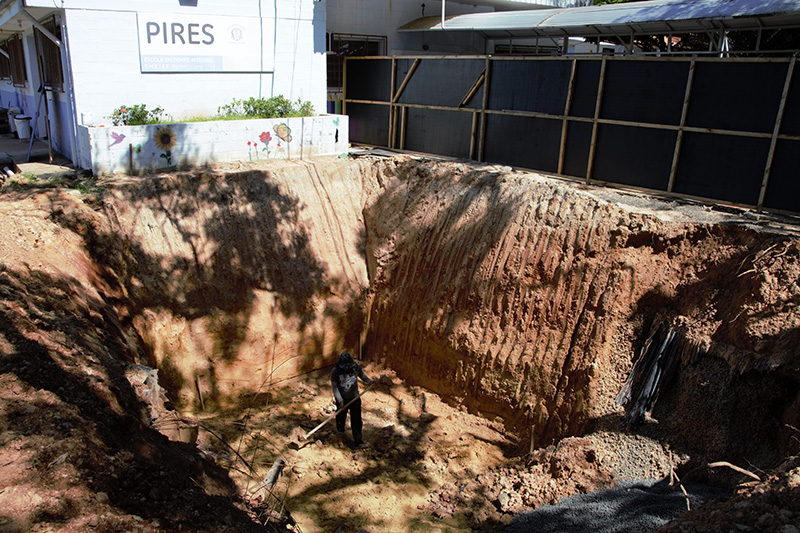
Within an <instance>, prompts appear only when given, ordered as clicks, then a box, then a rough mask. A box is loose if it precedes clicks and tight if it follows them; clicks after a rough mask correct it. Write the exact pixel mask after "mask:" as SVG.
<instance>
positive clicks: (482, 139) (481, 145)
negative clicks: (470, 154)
mask: <svg viewBox="0 0 800 533" xmlns="http://www.w3.org/2000/svg"><path fill="white" fill-rule="evenodd" d="M491 84H492V58H491V57H489V56H486V79H485V80H484V81H483V103H482V104H481V131H480V134H479V137H478V161H481V162H483V158H484V151H485V149H486V108H487V107H489V87H490V86H491Z"/></svg>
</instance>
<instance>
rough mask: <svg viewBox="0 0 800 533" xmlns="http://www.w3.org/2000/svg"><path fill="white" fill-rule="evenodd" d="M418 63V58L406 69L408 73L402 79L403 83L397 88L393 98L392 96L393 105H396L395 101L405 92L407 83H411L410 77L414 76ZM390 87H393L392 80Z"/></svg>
mask: <svg viewBox="0 0 800 533" xmlns="http://www.w3.org/2000/svg"><path fill="white" fill-rule="evenodd" d="M420 61H421V60H420V58H416V59H415V60H414V63H413V64H412V65H411V68H410V69H408V72H407V73H406V77H405V78H403V83H401V84H400V88H398V89H397V92H396V93H395V94H394V96H392V103H393V104H394V103H397V100H399V99H400V97H401V96H403V91H405V90H406V86H407V85H408V82H410V81H411V76H413V75H414V71H415V70H417V67H418V66H419V63H420ZM392 72H394V71H392ZM392 87H394V80H392Z"/></svg>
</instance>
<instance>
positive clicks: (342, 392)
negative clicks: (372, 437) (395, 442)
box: [331, 352, 372, 448]
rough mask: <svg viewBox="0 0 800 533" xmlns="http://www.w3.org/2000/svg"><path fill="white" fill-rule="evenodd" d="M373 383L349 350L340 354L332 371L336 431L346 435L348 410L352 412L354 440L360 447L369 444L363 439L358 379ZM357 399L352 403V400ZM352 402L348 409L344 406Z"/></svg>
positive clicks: (351, 420) (369, 383) (351, 424)
mask: <svg viewBox="0 0 800 533" xmlns="http://www.w3.org/2000/svg"><path fill="white" fill-rule="evenodd" d="M359 378H360V379H361V381H363V382H364V383H366V384H368V385H371V384H372V380H371V379H369V378H368V377H367V376H366V374H364V370H363V369H362V368H361V365H359V364H358V363H357V362H356V361H355V359H353V356H352V355H350V353H348V352H342V353H341V354H339V361H338V362H337V363H336V366H335V367H333V371H332V372H331V388H333V397H334V399H335V400H336V411H337V413H336V431H337V432H338V433H339V435H340V436H343V435H344V426H345V422H347V412H348V411H349V412H350V429H352V431H353V440H354V441H355V445H356V447H358V448H367V444H366V443H365V442H364V441H363V440H362V439H361V428H362V425H363V424H362V422H361V398H359V397H358V380H359ZM354 398H356V400H355V401H354V402H352V403H350V401H351V400H353V399H354ZM348 403H350V405H348V406H347V408H346V409H343V407H344V406H345V405H346V404H348Z"/></svg>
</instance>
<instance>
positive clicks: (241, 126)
mask: <svg viewBox="0 0 800 533" xmlns="http://www.w3.org/2000/svg"><path fill="white" fill-rule="evenodd" d="M78 142H79V143H80V146H81V150H80V153H81V160H80V166H81V167H82V168H91V169H92V171H93V172H94V173H95V174H97V175H99V174H113V173H118V172H121V173H130V174H136V173H140V172H155V171H160V170H170V169H173V168H176V167H180V166H184V165H189V166H197V165H204V164H211V163H220V162H229V161H242V162H254V161H268V160H270V159H304V158H307V157H313V156H321V155H342V154H345V153H347V149H348V142H349V137H348V117H347V116H346V115H322V116H316V117H295V118H274V119H256V120H231V121H214V122H190V123H176V124H152V125H148V126H111V127H102V126H92V127H88V126H79V127H78Z"/></svg>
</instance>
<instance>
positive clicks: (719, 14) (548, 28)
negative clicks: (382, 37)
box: [398, 0, 800, 38]
mask: <svg viewBox="0 0 800 533" xmlns="http://www.w3.org/2000/svg"><path fill="white" fill-rule="evenodd" d="M798 26H800V0H650V1H646V2H633V3H624V4H608V5H602V6H586V7H571V8H560V9H537V10H526V11H506V12H495V13H471V14H468V15H454V16H449V17H446V18H445V23H444V28H442V19H441V17H436V16H434V17H423V18H420V19H417V20H415V21H413V22H410V23H408V24H406V25H405V26H402V27H401V28H399V29H398V31H402V32H418V31H475V32H480V33H482V34H484V35H486V36H487V37H497V38H503V37H505V38H508V37H535V36H542V35H544V36H561V37H563V36H564V35H565V34H568V35H573V36H582V37H589V36H598V35H601V36H614V35H626V34H630V33H631V32H634V33H637V34H668V33H684V32H705V31H710V30H721V29H725V30H756V29H759V28H763V29H768V28H786V27H798Z"/></svg>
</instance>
